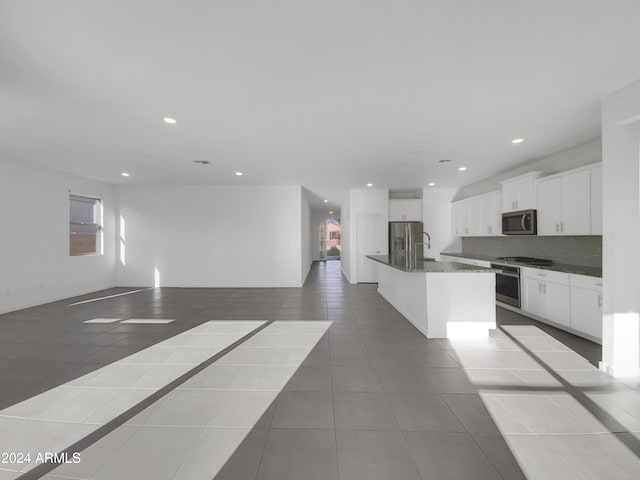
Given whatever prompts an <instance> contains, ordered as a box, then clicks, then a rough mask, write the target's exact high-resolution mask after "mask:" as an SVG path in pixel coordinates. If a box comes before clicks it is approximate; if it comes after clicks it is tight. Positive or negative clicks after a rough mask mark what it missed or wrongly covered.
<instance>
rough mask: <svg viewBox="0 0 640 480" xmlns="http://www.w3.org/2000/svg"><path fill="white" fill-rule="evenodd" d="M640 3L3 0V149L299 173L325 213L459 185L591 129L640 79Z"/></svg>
mask: <svg viewBox="0 0 640 480" xmlns="http://www.w3.org/2000/svg"><path fill="white" fill-rule="evenodd" d="M638 18H640V2H639V1H638V0H609V1H604V0H535V1H534V0H484V1H477V0H404V1H403V0H394V1H391V0H388V1H380V0H362V1H349V0H340V1H337V0H323V1H315V2H308V1H304V0H273V1H264V0H249V1H239V0H218V1H213V0H180V1H178V0H172V1H167V0H125V1H123V0H110V1H105V2H98V1H86V0H76V1H68V0H56V1H46V0H40V1H32V0H19V1H18V0H14V1H11V0H0V105H1V112H2V115H1V116H0V131H1V141H0V158H10V159H17V160H24V161H33V162H37V163H40V164H43V165H48V166H51V167H54V168H56V169H60V170H64V171H68V172H73V173H75V174H78V175H82V176H86V177H90V178H93V179H97V180H101V181H105V182H110V183H144V184H216V185H222V184H224V185H227V184H229V185H258V184H273V185H277V184H301V185H304V186H305V187H306V188H307V189H308V190H309V191H310V192H312V194H313V195H312V196H313V197H314V198H315V200H314V206H316V207H322V208H325V207H326V208H327V209H328V208H333V209H336V208H338V206H339V202H340V200H341V198H342V195H343V192H344V191H345V190H346V189H347V188H351V187H364V184H365V183H367V182H373V183H374V184H375V186H378V187H388V188H394V189H408V188H419V187H423V186H426V184H427V183H428V182H430V181H434V182H436V184H437V185H438V186H453V187H456V186H461V185H465V184H469V183H471V182H474V181H477V180H480V179H482V178H486V177H488V176H490V175H492V174H494V173H495V172H497V171H499V170H503V169H505V168H508V167H509V166H511V165H516V164H519V163H521V162H523V161H527V160H530V159H534V158H539V157H542V156H545V155H548V154H551V153H553V152H556V151H559V150H562V149H565V148H567V147H570V146H573V145H576V144H579V143H582V142H585V141H588V140H591V139H593V138H596V137H598V136H599V134H600V104H599V102H600V99H601V98H602V97H603V96H604V95H606V94H607V93H609V92H611V91H613V90H616V89H617V88H619V87H621V86H624V85H625V84H627V83H630V82H631V81H633V80H635V79H637V78H639V77H640V48H638V45H640V28H638ZM164 116H171V117H175V118H176V119H177V120H178V123H177V124H176V125H173V126H172V125H167V124H165V123H163V122H162V117H164ZM516 137H524V138H525V139H526V141H525V142H524V143H523V144H521V145H519V146H514V145H512V144H511V139H513V138H516ZM442 158H448V159H451V160H452V162H451V163H449V164H446V165H444V166H443V165H441V164H438V163H437V161H438V160H440V159H442ZM193 160H208V161H210V162H211V165H208V166H201V165H196V164H194V163H193ZM460 165H465V166H467V167H468V170H467V171H466V172H464V173H459V172H458V171H457V167H458V166H460ZM236 170H242V171H243V172H244V176H242V177H236V176H235V175H234V172H235V171H236ZM122 171H128V172H130V173H131V177H130V178H128V179H124V178H123V177H121V176H120V173H121V172H122ZM323 197H326V198H328V199H329V200H330V201H331V202H330V203H329V204H327V205H325V204H322V201H321V200H322V199H323Z"/></svg>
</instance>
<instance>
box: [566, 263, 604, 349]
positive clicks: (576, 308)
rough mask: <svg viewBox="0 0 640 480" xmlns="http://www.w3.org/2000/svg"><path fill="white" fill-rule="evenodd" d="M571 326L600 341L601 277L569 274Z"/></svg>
mask: <svg viewBox="0 0 640 480" xmlns="http://www.w3.org/2000/svg"><path fill="white" fill-rule="evenodd" d="M569 282H570V284H571V328H572V329H574V330H577V331H579V332H582V333H585V334H587V335H589V336H590V337H593V338H596V339H598V340H600V341H602V279H601V278H598V277H589V276H586V275H576V274H571V275H570V277H569Z"/></svg>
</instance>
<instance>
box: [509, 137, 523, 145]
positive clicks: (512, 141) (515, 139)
mask: <svg viewBox="0 0 640 480" xmlns="http://www.w3.org/2000/svg"><path fill="white" fill-rule="evenodd" d="M522 142H524V138H514V139H513V140H511V143H515V144H518V143H522Z"/></svg>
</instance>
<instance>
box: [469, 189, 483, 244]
mask: <svg viewBox="0 0 640 480" xmlns="http://www.w3.org/2000/svg"><path fill="white" fill-rule="evenodd" d="M467 204H468V207H467V208H468V209H469V233H468V234H467V235H468V236H470V237H479V236H481V235H482V223H483V221H482V198H470V199H468V200H467Z"/></svg>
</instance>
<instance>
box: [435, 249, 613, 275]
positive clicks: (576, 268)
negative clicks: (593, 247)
mask: <svg viewBox="0 0 640 480" xmlns="http://www.w3.org/2000/svg"><path fill="white" fill-rule="evenodd" d="M441 255H447V256H449V257H461V258H471V259H474V260H483V261H485V262H496V263H502V264H507V265H516V266H518V267H528V268H537V269H539V270H552V271H554V272H564V273H575V274H577V275H586V276H589V277H598V278H602V268H601V267H588V266H584V265H570V264H567V263H556V262H553V264H552V265H531V264H527V263H521V262H514V261H506V260H499V259H497V258H496V257H491V256H489V255H479V254H475V253H459V252H441Z"/></svg>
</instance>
